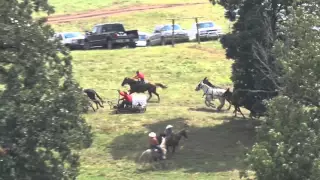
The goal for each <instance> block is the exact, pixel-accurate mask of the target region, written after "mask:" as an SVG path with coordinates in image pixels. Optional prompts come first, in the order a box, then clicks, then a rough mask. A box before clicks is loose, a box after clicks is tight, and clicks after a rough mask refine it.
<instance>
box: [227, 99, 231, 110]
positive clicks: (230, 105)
mask: <svg viewBox="0 0 320 180" xmlns="http://www.w3.org/2000/svg"><path fill="white" fill-rule="evenodd" d="M228 103H229V107H228V109H227V110H228V111H229V110H230V109H231V105H232V104H231V102H230V101H228Z"/></svg>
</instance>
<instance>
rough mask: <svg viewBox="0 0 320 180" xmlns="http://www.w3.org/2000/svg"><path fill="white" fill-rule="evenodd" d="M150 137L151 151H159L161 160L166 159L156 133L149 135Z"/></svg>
mask: <svg viewBox="0 0 320 180" xmlns="http://www.w3.org/2000/svg"><path fill="white" fill-rule="evenodd" d="M149 137H150V138H149V144H150V148H151V149H157V150H158V151H159V153H160V155H161V156H160V159H161V160H163V159H166V157H165V155H164V153H163V150H162V148H161V147H160V145H159V142H158V139H157V135H156V133H154V132H151V133H149Z"/></svg>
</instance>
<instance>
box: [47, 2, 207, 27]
mask: <svg viewBox="0 0 320 180" xmlns="http://www.w3.org/2000/svg"><path fill="white" fill-rule="evenodd" d="M198 4H207V3H183V4H162V5H140V6H131V7H127V8H121V9H100V10H94V11H88V12H83V13H77V14H68V15H57V16H49V17H48V21H47V23H49V24H60V23H67V22H71V21H77V20H82V19H90V18H99V17H107V16H109V15H115V14H123V13H129V12H138V11H146V10H152V9H166V8H172V7H179V6H193V5H198Z"/></svg>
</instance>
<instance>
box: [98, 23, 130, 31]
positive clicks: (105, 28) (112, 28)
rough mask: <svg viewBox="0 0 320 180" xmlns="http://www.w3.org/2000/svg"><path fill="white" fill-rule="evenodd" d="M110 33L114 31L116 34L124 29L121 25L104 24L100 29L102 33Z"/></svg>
mask: <svg viewBox="0 0 320 180" xmlns="http://www.w3.org/2000/svg"><path fill="white" fill-rule="evenodd" d="M110 31H116V32H124V31H125V30H124V27H123V25H122V24H106V25H103V27H102V32H110Z"/></svg>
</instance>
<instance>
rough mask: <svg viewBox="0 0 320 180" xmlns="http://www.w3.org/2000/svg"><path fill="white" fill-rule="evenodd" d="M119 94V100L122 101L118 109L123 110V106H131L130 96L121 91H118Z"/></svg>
mask: <svg viewBox="0 0 320 180" xmlns="http://www.w3.org/2000/svg"><path fill="white" fill-rule="evenodd" d="M118 92H119V94H120V95H121V96H122V97H123V98H121V99H120V100H122V102H121V104H120V105H119V107H121V108H124V105H126V106H131V105H132V96H131V94H129V93H127V92H125V91H123V92H120V90H118Z"/></svg>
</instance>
